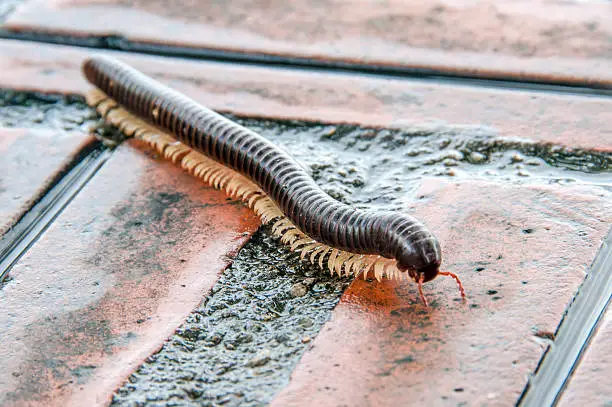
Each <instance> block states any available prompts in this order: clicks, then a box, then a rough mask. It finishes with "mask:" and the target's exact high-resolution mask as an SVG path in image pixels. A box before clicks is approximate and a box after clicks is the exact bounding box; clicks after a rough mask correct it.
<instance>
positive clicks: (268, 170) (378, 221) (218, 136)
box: [83, 57, 446, 283]
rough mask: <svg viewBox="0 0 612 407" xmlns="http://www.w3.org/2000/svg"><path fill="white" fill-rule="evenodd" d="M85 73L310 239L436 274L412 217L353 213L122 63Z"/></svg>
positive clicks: (248, 136)
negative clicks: (240, 182) (236, 177)
mask: <svg viewBox="0 0 612 407" xmlns="http://www.w3.org/2000/svg"><path fill="white" fill-rule="evenodd" d="M83 70H84V73H85V75H86V77H87V79H88V80H89V81H90V82H91V83H92V84H94V85H95V86H97V87H98V88H99V89H101V90H102V91H103V92H104V93H105V94H106V95H108V97H110V98H111V99H113V100H114V101H116V102H117V103H119V104H120V105H121V106H123V107H124V108H125V109H127V110H128V111H129V112H131V113H133V114H134V115H136V116H138V117H139V118H142V119H144V120H146V121H148V122H150V123H152V124H153V125H154V126H156V127H158V128H161V129H163V130H165V131H167V132H169V133H171V134H172V135H173V136H174V137H175V138H176V139H178V140H180V141H181V142H182V143H184V144H186V145H187V146H189V147H191V148H193V149H195V150H197V151H198V152H201V153H202V154H204V155H206V156H207V157H210V158H212V159H213V160H215V161H217V162H219V163H221V164H223V165H224V166H227V167H229V168H231V169H232V170H234V171H236V172H238V173H240V174H242V175H243V176H245V177H247V178H248V179H250V180H251V181H252V182H254V183H255V184H257V185H258V186H259V187H260V188H261V190H262V191H263V192H264V193H265V194H266V195H267V197H269V198H270V199H271V200H272V201H273V202H274V203H275V204H276V206H277V207H278V208H279V209H280V210H281V211H282V213H283V214H284V215H285V216H286V217H287V218H288V219H289V220H290V222H291V223H292V224H293V225H295V226H296V227H297V228H298V229H299V231H301V232H303V233H304V234H305V235H307V236H309V237H310V238H312V239H314V241H316V242H321V243H324V244H325V245H328V246H330V247H333V248H337V249H338V250H343V251H346V252H349V253H356V254H364V255H380V256H383V257H386V258H391V259H395V260H396V261H397V268H398V269H399V270H401V271H408V272H409V274H410V276H411V277H412V278H414V279H415V280H418V281H419V282H420V283H422V282H424V281H428V280H431V279H433V278H435V276H436V275H437V274H438V272H439V269H438V268H439V265H440V262H441V252H440V245H439V243H438V241H437V240H436V238H435V237H434V236H433V234H432V233H431V232H429V230H427V228H426V227H425V226H424V225H423V224H422V223H421V222H419V221H418V220H417V219H415V218H413V217H411V216H408V215H405V214H398V213H391V212H376V211H364V210H358V209H355V208H353V207H351V206H349V205H345V204H343V203H340V202H338V201H336V200H334V199H333V198H331V197H330V196H329V195H327V194H326V193H325V192H324V191H322V190H321V188H320V187H319V186H318V185H317V184H316V183H315V182H314V180H313V179H312V178H311V177H310V175H309V174H308V173H307V172H306V171H305V170H304V169H303V168H302V167H301V166H300V165H299V164H298V163H297V162H296V161H295V160H294V159H293V158H292V157H291V156H289V155H288V154H286V153H285V152H283V151H282V150H280V149H279V148H278V147H277V146H275V145H274V144H272V143H271V142H269V141H268V140H266V139H265V138H263V137H262V136H260V135H258V134H256V133H255V132H253V131H251V130H249V129H247V128H244V127H242V126H240V125H238V124H236V123H234V122H232V121H230V120H228V119H226V118H224V117H223V116H221V115H219V114H217V113H215V112H213V111H211V110H209V109H207V108H206V107H204V106H201V105H200V104H198V103H196V102H194V101H193V100H191V99H189V98H187V97H186V96H184V95H182V94H180V93H178V92H176V91H174V90H172V89H170V88H167V87H165V86H163V85H161V84H159V83H158V82H156V81H154V80H152V79H151V78H149V77H147V76H145V75H143V74H142V73H140V72H138V71H136V70H134V69H133V68H131V67H129V66H127V65H124V64H123V63H120V62H118V61H116V60H114V59H111V58H107V57H95V58H92V59H89V60H87V61H86V62H85V64H84V66H83ZM186 153H187V152H186ZM445 274H446V273H445Z"/></svg>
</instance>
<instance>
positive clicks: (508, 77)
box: [0, 29, 612, 97]
mask: <svg viewBox="0 0 612 407" xmlns="http://www.w3.org/2000/svg"><path fill="white" fill-rule="evenodd" d="M0 39H10V40H21V41H32V42H41V43H47V44H56V45H66V46H76V47H83V48H96V49H106V50H114V51H124V52H132V53H140V54H146V55H156V56H165V57H177V58H185V59H192V60H204V61H213V62H220V63H234V64H235V63H240V64H244V65H252V66H259V67H278V68H285V69H294V70H303V71H311V72H335V73H341V74H353V75H355V74H359V75H366V76H375V77H386V78H395V79H416V80H424V81H432V82H436V83H447V84H451V85H463V86H478V87H485V88H501V89H507V90H525V91H534V92H545V93H561V94H574V95H582V96H607V97H609V96H612V84H609V83H606V82H599V81H594V82H590V81H588V80H580V79H577V80H569V79H566V78H558V77H554V76H548V77H545V78H544V77H537V76H528V75H524V76H520V75H518V74H517V75H512V74H503V73H500V72H493V73H488V72H449V71H445V70H442V69H436V68H432V67H408V66H393V65H383V64H372V63H367V64H365V63H359V62H352V61H343V60H339V59H326V60H324V59H317V58H307V57H292V56H285V55H273V54H265V53H247V52H240V51H232V50H221V49H213V48H194V47H186V46H179V45H165V44H153V43H147V42H139V41H130V40H128V39H126V38H124V37H121V36H71V35H62V34H49V33H38V32H14V31H9V30H3V29H0Z"/></svg>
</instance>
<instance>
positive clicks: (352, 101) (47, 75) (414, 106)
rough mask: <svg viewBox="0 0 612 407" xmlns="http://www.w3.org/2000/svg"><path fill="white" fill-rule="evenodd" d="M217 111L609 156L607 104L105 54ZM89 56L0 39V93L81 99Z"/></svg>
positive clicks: (611, 134)
mask: <svg viewBox="0 0 612 407" xmlns="http://www.w3.org/2000/svg"><path fill="white" fill-rule="evenodd" d="M109 54H112V55H115V56H116V57H118V58H120V59H122V60H124V61H126V62H128V63H130V64H133V65H134V66H135V67H137V68H139V69H141V70H143V71H144V72H146V73H148V74H150V75H152V76H154V77H156V78H157V79H159V80H161V81H162V82H165V83H167V84H169V85H170V86H172V87H174V88H176V89H178V90H179V91H181V92H184V93H186V94H188V95H189V96H191V97H193V98H194V99H195V100H197V101H200V102H201V103H203V104H205V105H207V106H209V107H211V108H213V109H216V110H221V111H230V112H232V113H235V114H240V115H247V116H259V117H271V118H287V119H306V120H315V121H327V122H335V123H339V122H352V123H359V124H364V125H376V126H391V127H397V126H401V125H402V124H404V125H405V124H420V125H424V126H428V125H433V126H437V125H444V124H453V125H478V126H486V127H488V128H491V129H492V130H493V131H497V132H498V133H499V135H500V136H504V137H518V138H524V139H531V140H536V141H544V142H554V143H561V144H566V145H569V146H573V147H585V148H597V149H602V150H612V130H610V126H609V123H610V122H611V121H612V113H611V112H612V100H611V99H610V98H604V97H602V98H599V97H585V96H575V95H562V94H547V93H541V92H527V91H509V90H500V89H488V88H481V87H468V86H458V85H449V84H437V83H431V82H423V81H415V80H399V79H383V78H375V77H367V76H354V75H340V74H330V73H312V72H304V71H296V70H289V69H271V68H261V67H245V66H238V65H235V64H218V63H210V62H195V61H188V60H182V59H168V58H160V57H153V56H142V55H129V54H125V53H118V52H114V53H109ZM89 55H92V52H90V51H87V50H83V49H81V48H73V47H60V46H51V45H40V44H37V45H25V44H23V43H20V42H16V41H6V40H5V41H1V40H0V71H2V72H3V75H1V76H0V86H1V87H8V88H16V89H27V90H38V91H44V92H64V93H83V92H85V91H86V90H87V89H89V85H87V84H86V82H85V80H84V79H83V77H82V75H81V74H80V64H81V62H82V61H83V60H84V59H85V58H86V57H87V56H89Z"/></svg>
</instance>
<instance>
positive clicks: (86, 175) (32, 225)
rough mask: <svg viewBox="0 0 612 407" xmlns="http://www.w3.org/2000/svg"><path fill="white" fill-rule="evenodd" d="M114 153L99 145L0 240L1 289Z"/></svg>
mask: <svg viewBox="0 0 612 407" xmlns="http://www.w3.org/2000/svg"><path fill="white" fill-rule="evenodd" d="M111 154H112V153H111V152H110V151H109V150H106V149H103V148H102V147H101V145H100V144H97V145H96V147H94V149H93V150H92V151H90V152H89V153H87V154H86V155H85V156H84V157H82V158H81V159H80V160H79V161H78V162H77V163H76V164H75V165H74V167H73V168H72V169H70V170H68V172H67V173H66V174H65V175H64V176H63V177H62V178H61V179H60V180H59V181H58V182H57V183H56V184H55V185H54V186H53V187H51V189H49V190H48V191H47V192H46V193H45V194H44V196H43V197H42V198H41V199H40V201H39V202H38V203H36V204H35V205H34V206H33V207H32V208H31V209H30V210H29V211H28V212H27V213H26V214H25V215H24V216H23V217H22V218H21V219H20V220H19V222H17V224H16V225H14V226H13V227H12V228H11V230H10V231H8V232H7V233H6V234H5V235H4V236H3V237H2V238H1V239H0V289H1V288H2V282H3V281H4V280H5V279H6V278H8V273H9V271H10V269H11V268H12V267H13V266H14V265H15V263H16V262H17V261H18V260H19V259H20V258H21V257H22V256H23V255H24V254H25V252H26V251H27V250H28V249H29V248H30V247H31V246H32V245H33V244H34V243H35V242H36V240H38V238H39V237H40V236H41V235H42V233H43V232H44V231H45V230H46V229H47V228H48V227H49V225H51V223H52V222H53V221H54V220H55V219H56V218H57V217H58V216H59V214H60V213H62V211H63V210H64V208H66V206H68V204H69V203H70V202H71V201H72V200H73V199H74V197H75V196H76V195H77V194H78V193H79V192H80V191H81V189H83V187H84V186H85V185H86V184H87V182H88V181H89V180H90V179H91V178H92V177H93V176H94V175H95V174H96V173H97V171H98V170H99V169H100V168H101V167H102V165H103V164H104V163H105V162H106V160H108V158H109V157H110V155H111Z"/></svg>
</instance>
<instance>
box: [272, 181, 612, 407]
mask: <svg viewBox="0 0 612 407" xmlns="http://www.w3.org/2000/svg"><path fill="white" fill-rule="evenodd" d="M417 196H420V197H421V200H420V201H419V202H418V203H416V204H415V205H412V209H413V212H414V213H415V214H416V215H417V216H419V217H420V218H421V219H423V220H424V221H425V222H426V223H427V224H428V226H429V227H430V228H431V229H432V230H435V231H436V233H437V234H438V237H439V238H440V240H441V244H442V248H443V252H444V257H445V260H444V261H443V269H445V270H449V271H452V272H455V273H457V274H459V275H460V276H461V278H462V280H463V283H464V285H465V287H466V290H467V293H468V301H467V303H466V304H463V303H461V302H460V301H459V302H458V301H457V300H458V293H457V290H456V287H455V285H454V283H453V282H452V280H444V279H442V278H439V279H437V280H434V281H433V282H432V283H429V284H428V285H427V286H426V290H425V291H426V295H427V296H428V297H429V299H430V302H431V308H430V309H429V310H427V309H425V308H424V307H423V306H422V305H421V304H420V303H419V301H418V295H417V293H416V290H415V287H414V285H405V284H399V283H395V282H384V283H383V284H376V283H370V282H364V281H362V280H356V281H355V282H353V284H352V285H351V286H350V287H349V289H348V290H347V291H346V292H345V293H344V296H343V297H342V299H341V301H340V303H339V304H338V306H337V307H336V309H335V310H334V312H333V313H332V318H331V320H330V322H328V323H327V324H326V326H325V327H324V328H323V330H322V331H321V333H320V334H319V336H318V337H317V339H316V340H315V341H314V342H313V347H312V349H311V350H310V351H309V352H307V353H306V354H305V356H304V357H303V358H302V360H301V362H300V364H299V365H298V367H297V368H296V370H295V371H294V373H293V375H292V378H291V383H290V384H289V386H288V387H287V388H285V390H284V391H283V392H282V393H281V394H280V395H279V396H278V397H277V398H276V399H275V401H274V403H273V404H272V405H273V406H302V405H313V404H315V405H323V406H328V405H329V406H338V405H354V406H375V405H402V404H406V403H415V404H419V405H459V404H462V403H467V404H469V405H511V404H514V403H515V402H516V400H517V399H518V397H519V395H520V393H521V391H522V390H523V387H524V385H525V383H526V379H527V375H528V374H529V373H531V372H532V371H533V370H534V369H535V367H536V365H537V363H538V361H539V359H540V357H541V355H542V353H543V351H544V349H545V348H546V346H547V345H548V343H549V341H548V339H547V338H548V337H549V336H550V335H551V333H553V332H554V331H555V328H556V326H557V324H558V322H559V320H560V317H561V315H562V313H563V311H564V309H565V306H566V305H567V304H568V302H569V301H570V300H571V299H572V296H573V295H574V293H575V291H576V289H577V288H578V286H579V284H580V283H581V282H582V279H583V278H584V275H585V272H586V270H587V268H588V266H589V264H590V263H591V261H592V259H593V257H594V256H595V254H596V252H597V250H598V248H599V245H600V243H601V241H602V239H603V237H604V236H605V234H606V233H607V230H608V228H609V224H610V222H611V221H612V219H611V218H610V215H609V214H610V210H611V209H612V207H611V204H610V202H611V201H610V193H609V192H607V191H606V190H605V189H600V188H593V187H589V186H577V187H575V188H573V187H572V188H559V187H557V186H547V187H544V186H531V187H527V186H523V187H516V186H511V185H499V184H498V185H496V184H492V183H487V182H477V181H473V182H460V183H446V182H443V181H440V180H425V181H423V183H422V186H421V190H420V191H419V192H418V193H417Z"/></svg>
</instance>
